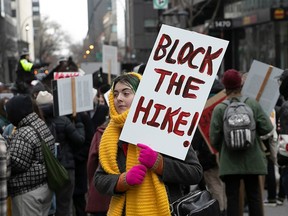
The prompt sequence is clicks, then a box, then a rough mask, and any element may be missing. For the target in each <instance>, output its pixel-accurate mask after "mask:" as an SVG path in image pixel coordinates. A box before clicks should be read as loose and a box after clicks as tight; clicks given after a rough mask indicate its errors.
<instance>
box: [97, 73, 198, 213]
mask: <svg viewBox="0 0 288 216" xmlns="http://www.w3.org/2000/svg"><path fill="white" fill-rule="evenodd" d="M140 80H141V75H140V74H137V73H134V72H131V73H127V74H123V75H121V76H119V77H117V78H116V79H115V80H114V83H113V85H112V90H111V92H110V95H109V104H110V118H111V120H110V123H109V125H108V127H107V128H106V130H105V132H104V134H103V136H102V139H101V143H100V150H99V154H100V156H99V159H100V166H99V167H98V169H97V170H96V173H95V176H94V181H95V186H96V188H97V189H98V190H99V192H101V193H104V194H108V195H111V196H112V200H111V203H110V207H109V210H108V215H170V209H169V202H170V203H171V202H173V201H175V200H176V199H178V198H179V197H181V196H182V195H183V192H182V190H181V186H182V185H194V184H198V183H199V181H200V180H201V178H202V167H201V165H200V164H199V161H198V159H197V156H196V154H195V152H194V150H193V148H192V147H191V148H190V150H189V151H188V154H187V157H186V160H185V161H181V160H178V159H175V158H172V157H169V156H165V155H162V154H160V153H158V152H156V151H154V150H153V149H151V148H150V147H148V146H147V145H145V144H137V146H136V145H132V144H128V143H125V142H123V141H121V140H119V136H120V133H121V130H122V128H123V125H124V123H125V121H126V117H127V115H128V112H129V109H130V106H131V104H132V101H133V98H134V96H135V92H136V90H137V88H138V85H139V82H140Z"/></svg>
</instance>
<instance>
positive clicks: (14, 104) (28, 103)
mask: <svg viewBox="0 0 288 216" xmlns="http://www.w3.org/2000/svg"><path fill="white" fill-rule="evenodd" d="M5 107H6V112H7V118H8V120H9V121H10V122H11V123H12V124H13V125H14V126H18V124H19V122H20V121H21V120H22V119H23V118H24V117H26V116H27V115H29V114H30V113H32V112H33V103H32V99H31V97H30V96H28V95H17V96H14V97H13V98H11V99H10V100H9V101H8V102H7V103H6V104H5Z"/></svg>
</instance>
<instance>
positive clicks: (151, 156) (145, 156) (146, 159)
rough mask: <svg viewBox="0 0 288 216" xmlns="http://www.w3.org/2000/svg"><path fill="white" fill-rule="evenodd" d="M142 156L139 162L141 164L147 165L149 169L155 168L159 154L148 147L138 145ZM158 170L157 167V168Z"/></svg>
mask: <svg viewBox="0 0 288 216" xmlns="http://www.w3.org/2000/svg"><path fill="white" fill-rule="evenodd" d="M137 146H138V147H139V148H140V154H139V158H138V160H139V161H140V163H141V164H143V165H145V166H146V167H147V168H148V169H152V168H155V166H154V165H157V164H156V162H157V159H158V156H159V153H158V152H156V151H154V150H153V149H151V148H150V147H148V146H147V145H144V144H141V143H138V144H137ZM156 168H157V167H156Z"/></svg>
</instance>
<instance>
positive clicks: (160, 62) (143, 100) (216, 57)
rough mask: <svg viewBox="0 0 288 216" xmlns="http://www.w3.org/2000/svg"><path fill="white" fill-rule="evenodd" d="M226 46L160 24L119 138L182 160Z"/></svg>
mask: <svg viewBox="0 0 288 216" xmlns="http://www.w3.org/2000/svg"><path fill="white" fill-rule="evenodd" d="M227 46H228V41H225V40H222V39H218V38H214V37H210V36H207V35H203V34H199V33H196V32H191V31H188V30H183V29H179V28H175V27H171V26H167V25H162V27H161V29H160V32H159V34H158V36H157V39H156V42H155V44H154V47H153V49H152V52H151V55H150V57H149V61H148V62H147V65H146V68H145V71H144V75H143V78H142V81H141V82H140V85H139V87H138V90H137V92H136V95H135V97H134V100H133V103H132V105H131V108H130V111H129V114H128V117H127V119H126V122H125V125H124V127H123V129H122V133H121V136H120V139H121V140H123V141H126V142H128V143H131V144H137V143H144V144H146V145H148V146H150V147H152V148H153V149H154V150H156V151H158V152H161V153H163V154H166V155H170V156H172V157H175V158H179V159H182V160H184V159H185V157H186V154H187V152H188V149H189V146H190V144H191V140H192V138H193V135H194V133H195V130H196V127H197V124H198V121H199V119H200V116H201V112H202V110H203V108H204V106H205V103H206V100H207V97H208V94H209V92H210V89H211V86H212V84H213V82H214V79H215V76H216V74H217V71H218V69H219V66H220V64H221V61H222V58H223V56H224V53H225V51H226V48H227Z"/></svg>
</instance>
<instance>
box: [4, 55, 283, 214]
mask: <svg viewBox="0 0 288 216" xmlns="http://www.w3.org/2000/svg"><path fill="white" fill-rule="evenodd" d="M21 58H22V57H21ZM23 59H25V60H24V61H23V60H22V63H21V60H20V62H19V68H18V72H17V73H18V77H17V81H16V84H17V85H18V88H19V89H18V90H19V91H18V93H15V91H13V94H12V96H11V97H8V96H7V93H12V91H11V88H9V87H8V86H6V85H5V84H3V83H1V85H0V90H1V92H0V93H5V96H3V97H1V99H0V174H1V176H0V179H1V181H0V184H1V185H0V187H1V188H0V190H1V193H0V194H1V197H0V215H6V214H7V215H13V216H14V215H16V216H18V215H19V216H20V215H32V216H33V215H35V216H36V215H55V216H58V215H59V216H60V215H61V216H66V215H67V216H68V215H69V216H71V215H76V216H82V215H91V216H102V215H107V214H108V215H169V214H170V209H169V203H171V202H173V201H175V200H176V199H178V198H179V197H181V196H183V194H185V193H187V192H189V191H190V186H191V185H198V187H199V188H201V189H207V190H209V191H210V192H211V193H212V195H213V197H214V198H215V199H217V200H218V202H219V206H220V210H221V214H222V215H223V216H224V215H227V216H236V215H241V214H240V212H241V211H243V208H244V207H245V206H246V205H247V206H248V209H249V210H248V211H249V214H250V215H257V216H258V215H259V216H261V215H264V210H263V206H264V205H268V204H273V206H277V205H282V204H283V202H284V201H285V198H286V197H287V195H288V188H287V185H288V168H287V167H288V153H286V156H285V152H284V153H283V154H277V155H275V158H274V160H270V158H271V157H267V151H265V149H263V148H262V147H261V146H262V145H261V144H264V145H265V143H266V144H267V145H266V146H272V144H271V142H275V143H277V135H278V134H280V133H281V134H288V131H287V127H288V123H287V120H286V119H288V118H287V116H286V115H287V113H288V112H287V98H288V96H287V94H288V93H287V92H288V71H287V70H285V71H284V72H283V74H282V76H281V77H279V91H280V94H281V96H280V98H279V101H278V103H277V105H276V106H275V113H274V115H276V118H275V119H276V120H275V122H276V121H277V124H276V123H275V122H274V124H273V122H271V121H270V119H269V116H267V115H266V114H265V113H264V111H263V109H262V108H261V106H260V104H259V103H258V102H257V101H256V100H254V99H252V98H249V100H248V101H247V104H248V105H249V106H250V107H251V108H252V110H253V113H254V116H255V121H256V125H257V127H256V134H257V137H256V139H255V144H254V145H253V148H251V149H249V150H246V151H245V152H241V154H239V152H237V153H235V152H231V151H229V149H227V148H226V147H225V145H224V140H223V114H224V111H225V108H226V106H225V105H224V104H218V105H217V106H216V107H215V109H214V111H213V115H212V118H211V125H210V138H211V144H212V146H213V147H214V148H215V149H216V150H217V151H218V152H219V153H218V154H213V153H211V151H210V150H209V148H208V146H207V143H206V142H205V139H204V138H203V136H202V134H201V133H200V131H199V130H197V131H196V133H195V135H194V137H193V140H192V145H191V146H190V149H189V151H188V154H187V156H186V159H185V160H184V161H181V160H178V159H175V158H172V157H168V156H166V155H164V154H160V153H158V152H156V151H155V150H153V149H152V148H150V147H148V146H147V145H146V144H141V143H138V144H137V145H131V144H128V143H125V142H122V141H121V140H119V136H120V132H121V130H122V127H123V125H124V123H125V120H126V117H127V115H128V112H129V108H130V106H131V103H132V101H133V98H134V95H135V93H136V91H137V88H138V85H139V83H140V82H141V78H142V76H141V74H140V73H136V72H130V73H125V74H123V75H120V76H118V77H117V78H116V79H115V80H114V82H113V83H112V86H111V91H110V93H109V96H108V100H109V101H106V100H105V97H104V94H105V93H106V91H107V90H109V89H110V85H107V84H103V85H102V86H101V87H100V88H97V90H95V95H94V109H93V110H89V111H85V112H81V113H77V114H76V116H73V115H66V116H55V115H54V113H53V94H52V92H51V88H50V87H49V86H48V87H47V85H48V83H49V82H50V81H51V79H52V75H51V74H50V75H49V76H50V78H49V76H47V77H48V78H47V79H48V81H47V80H44V81H43V83H42V82H40V81H38V82H37V83H36V84H35V85H30V83H31V81H32V80H35V79H36V78H35V77H34V76H33V77H32V74H30V73H32V71H31V70H32V68H33V64H32V63H30V62H29V61H28V57H27V53H23ZM65 61H66V60H65ZM70 61H71V59H70ZM25 64H27V65H25ZM64 64H65V66H63V65H64ZM62 66H63V67H65V70H66V69H67V62H64V63H63V59H61V60H60V61H59V65H58V67H62ZM73 66H75V67H77V66H76V65H73ZM21 67H22V69H21V70H22V73H20V72H19V71H20V68H21ZM140 68H141V69H143V65H142V66H141V67H140ZM144 69H145V65H144ZM144 69H143V70H144ZM57 70H58V69H54V71H57ZM63 70H64V69H63ZM73 70H76V69H75V68H74V69H73ZM139 72H140V71H139ZM141 73H143V71H142V72H141ZM27 74H29V75H27ZM25 75H27V77H28V78H27V77H25ZM246 75H247V74H245V75H244V76H242V74H241V73H240V72H239V71H237V70H234V69H230V70H227V71H226V72H225V73H224V74H223V77H219V79H218V78H217V79H216V80H215V82H214V84H213V86H212V88H211V91H210V95H209V98H211V97H213V96H214V95H216V94H217V93H219V92H220V91H223V90H224V91H225V92H226V95H227V98H228V99H232V98H241V88H242V86H243V84H244V82H243V80H244V77H245V76H246ZM26 78H27V79H26ZM28 80H29V81H28ZM107 86H108V87H107ZM108 102H109V105H110V107H108ZM272 132H274V133H272ZM37 133H40V134H41V138H42V139H43V140H45V141H46V143H48V145H49V147H50V149H51V151H53V152H54V151H55V148H57V158H58V159H59V161H60V162H61V164H62V165H63V166H64V167H65V168H66V169H67V171H68V173H69V177H70V184H69V185H66V186H65V187H63V189H62V191H60V192H57V193H54V192H53V191H51V190H50V189H49V187H48V185H47V180H46V177H47V174H46V169H45V165H44V162H43V155H42V152H41V146H40V140H39V138H38V136H37ZM273 136H274V137H273ZM55 143H57V144H58V145H54V144H55ZM276 148H277V147H276ZM282 150H283V149H282ZM283 151H284V150H283ZM286 151H287V149H286ZM111 156H112V157H111ZM267 162H268V166H267ZM275 166H278V168H279V173H280V181H279V182H280V183H279V184H276V180H275V170H274V169H272V168H275ZM260 176H266V181H265V182H266V184H265V187H266V188H267V192H268V197H267V200H264V197H263V195H262V192H263V190H264V187H263V185H261V178H260ZM144 179H145V180H144ZM273 179H274V183H273ZM271 181H272V184H271ZM242 182H243V183H244V185H245V187H244V188H245V192H243V193H244V194H245V195H243V196H242V195H241V189H240V188H241V184H242ZM156 188H157V189H156ZM276 191H279V193H276ZM147 196H148V198H149V199H147ZM241 199H244V201H243V202H241ZM135 200H138V204H136V203H135ZM143 203H144V204H143ZM241 203H242V204H241ZM112 213H113V214H112Z"/></svg>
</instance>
